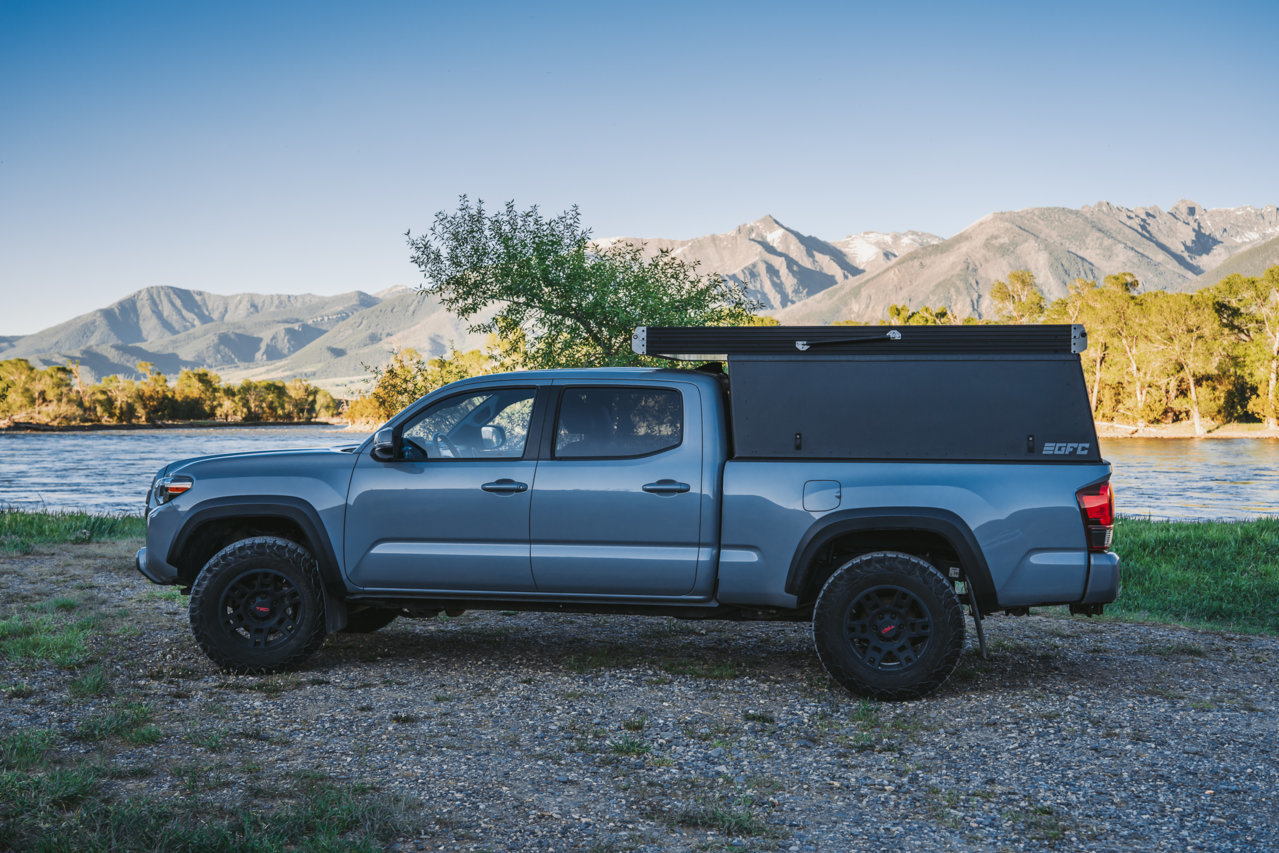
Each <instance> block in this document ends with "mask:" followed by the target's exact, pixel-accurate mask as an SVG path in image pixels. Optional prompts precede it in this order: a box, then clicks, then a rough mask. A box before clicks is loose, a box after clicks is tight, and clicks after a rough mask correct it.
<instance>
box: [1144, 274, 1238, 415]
mask: <svg viewBox="0 0 1279 853" xmlns="http://www.w3.org/2000/svg"><path fill="white" fill-rule="evenodd" d="M1145 307H1146V316H1147V319H1148V320H1149V323H1150V329H1149V335H1150V340H1151V343H1152V344H1153V347H1154V349H1155V350H1156V351H1157V352H1158V353H1160V354H1161V355H1162V356H1163V358H1164V359H1165V361H1166V363H1167V364H1168V365H1169V366H1170V367H1171V368H1172V369H1173V370H1174V371H1176V373H1175V374H1174V375H1177V374H1179V375H1180V377H1181V378H1183V379H1184V380H1185V383H1186V390H1187V392H1188V396H1189V398H1190V419H1191V421H1192V422H1193V423H1194V425H1195V435H1204V434H1205V433H1206V432H1207V430H1205V429H1204V426H1203V415H1202V402H1201V401H1200V393H1199V386H1200V384H1201V383H1202V381H1203V377H1204V375H1206V374H1210V373H1212V372H1213V371H1214V370H1216V368H1217V364H1218V362H1219V361H1220V358H1221V352H1222V348H1223V344H1224V334H1223V333H1224V329H1223V328H1222V326H1221V321H1220V320H1219V319H1218V318H1217V314H1216V312H1214V311H1213V305H1212V301H1211V299H1210V297H1209V296H1208V295H1206V294H1198V293H1193V294H1192V293H1167V292H1164V291H1162V290H1156V291H1153V292H1151V293H1148V294H1146V296H1145Z"/></svg>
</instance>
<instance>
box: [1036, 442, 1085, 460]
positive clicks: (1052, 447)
mask: <svg viewBox="0 0 1279 853" xmlns="http://www.w3.org/2000/svg"><path fill="white" fill-rule="evenodd" d="M1090 447H1092V443H1091V442H1088V443H1084V444H1076V443H1075V442H1073V441H1071V442H1065V441H1048V442H1044V455H1045V456H1066V455H1071V456H1087V455H1088V448H1090Z"/></svg>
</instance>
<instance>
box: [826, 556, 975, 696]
mask: <svg viewBox="0 0 1279 853" xmlns="http://www.w3.org/2000/svg"><path fill="white" fill-rule="evenodd" d="M813 642H814V644H815V645H816V647H817V656H818V658H820V659H821V662H822V666H824V667H826V671H827V672H828V673H830V675H831V677H832V678H834V679H835V680H836V681H838V682H839V683H840V684H842V685H843V686H844V687H845V688H847V689H848V690H849V691H851V692H853V693H857V694H860V695H863V696H871V697H874V698H876V699H916V698H918V697H920V696H923V695H925V694H927V693H930V692H932V691H933V690H935V689H937V688H938V687H940V686H941V684H942V683H943V682H944V681H945V680H946V679H947V678H949V677H950V674H951V672H953V671H954V669H955V664H957V663H958V662H959V654H960V652H961V651H963V647H964V615H963V610H962V609H961V607H960V605H959V599H958V597H957V596H956V595H955V590H954V588H952V587H951V585H950V583H949V582H948V581H947V580H946V578H944V577H943V576H942V574H941V572H939V571H937V569H936V568H934V567H933V566H932V565H930V564H929V563H927V562H926V561H924V560H921V559H920V558H919V557H915V556H912V555H910V554H902V553H898V552H896V551H879V552H876V553H872V554H863V555H862V556H860V557H857V558H855V559H853V560H850V561H848V562H847V563H845V564H844V565H842V566H840V567H839V568H838V569H836V570H835V573H834V574H832V575H831V576H830V579H829V580H827V581H826V585H825V586H824V587H823V588H822V591H821V594H820V595H818V597H817V604H816V606H815V607H814V608H813Z"/></svg>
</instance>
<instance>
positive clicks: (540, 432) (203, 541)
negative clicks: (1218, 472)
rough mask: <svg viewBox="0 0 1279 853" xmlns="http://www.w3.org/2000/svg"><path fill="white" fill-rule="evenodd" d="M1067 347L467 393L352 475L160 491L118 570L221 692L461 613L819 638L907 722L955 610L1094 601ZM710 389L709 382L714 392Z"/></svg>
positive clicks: (829, 331) (394, 423)
mask: <svg viewBox="0 0 1279 853" xmlns="http://www.w3.org/2000/svg"><path fill="white" fill-rule="evenodd" d="M1084 346H1086V337H1085V333H1084V330H1083V328H1082V327H1081V326H1038V327H1000V326H969V327H913V326H902V327H896V328H885V327H760V328H689V329H678V328H651V327H650V328H640V329H637V330H636V332H635V338H634V347H635V349H636V351H637V352H640V353H643V354H647V355H661V356H667V357H671V358H677V359H685V360H694V361H706V360H708V359H713V361H711V362H710V363H708V364H702V365H701V366H699V367H696V368H683V369H680V368H669V369H667V368H662V369H649V368H596V369H574V370H547V371H531V372H520V373H507V374H497V375H490V376H481V377H475V378H472V379H466V380H463V381H461V382H455V383H453V384H451V385H448V386H446V387H444V388H440V389H439V390H437V391H435V392H434V393H432V394H429V395H428V396H426V397H423V398H422V399H420V400H418V401H417V402H416V403H414V404H413V405H411V406H409V407H408V408H406V409H405V410H404V411H402V412H400V413H399V414H397V415H396V416H395V417H393V418H392V419H391V420H390V421H388V422H387V423H386V425H385V426H384V427H382V428H381V429H379V430H378V431H377V432H376V433H375V434H374V435H372V436H370V437H369V438H368V439H366V440H365V441H363V442H362V443H361V444H359V445H358V446H350V447H340V448H332V449H320V450H307V451H283V452H266V453H240V454H230V455H223V456H207V457H201V458H196V459H187V460H183V461H180V462H174V463H172V464H170V465H166V466H165V467H164V468H163V469H162V470H161V471H160V472H159V473H158V474H157V476H156V478H155V481H154V483H153V484H152V487H151V490H150V492H149V494H148V498H147V507H146V515H147V536H146V547H145V548H143V549H142V550H141V551H139V552H138V556H137V566H138V569H139V570H140V571H141V572H142V573H143V574H144V575H145V576H146V577H147V578H149V579H150V580H152V581H154V582H156V583H161V584H176V585H178V586H180V587H182V588H183V591H184V592H188V593H189V594H190V621H191V627H192V630H193V632H194V635H195V639H196V641H197V642H198V643H199V645H200V647H201V648H202V649H203V650H204V651H205V652H206V653H207V654H208V656H209V657H210V658H212V659H213V660H214V661H215V662H216V663H218V664H219V665H220V666H222V667H224V668H227V669H229V670H233V671H269V670H274V669H279V668H282V667H288V666H293V665H297V664H298V663H300V662H301V661H302V660H303V659H305V658H306V657H307V656H308V655H310V654H311V653H312V652H313V651H315V650H316V649H317V648H318V647H319V646H320V644H321V643H322V642H323V641H324V638H325V636H326V635H327V634H329V633H333V632H336V631H342V630H347V631H373V630H377V629H378V628H380V627H382V626H384V625H386V624H387V623H388V622H390V621H391V620H392V619H394V618H396V617H398V616H434V615H437V614H439V613H440V612H441V611H443V612H445V613H449V614H455V613H457V612H459V611H461V610H465V609H468V608H500V609H503V610H549V611H588V612H598V613H628V614H654V615H659V614H660V615H672V616H677V617H685V618H693V619H713V618H720V619H752V620H759V619H778V620H805V621H811V623H812V630H813V639H814V644H815V646H816V649H817V654H818V656H819V657H820V659H821V661H822V664H823V665H824V666H825V667H826V669H827V671H828V672H829V673H830V674H831V676H833V677H834V678H835V679H836V680H837V681H838V682H839V683H840V684H842V685H844V686H845V687H846V688H848V689H849V690H851V691H853V692H855V693H858V694H862V695H870V696H875V697H879V698H887V699H903V698H911V697H917V696H920V695H923V694H925V693H927V692H929V691H931V690H933V689H935V688H936V687H937V686H939V685H940V684H941V683H942V682H943V681H945V680H946V678H947V677H948V676H949V675H950V673H951V671H952V670H953V669H954V667H955V664H956V662H957V660H958V658H959V655H960V652H961V650H962V648H963V643H964V631H965V619H964V612H963V608H964V606H967V607H968V608H969V610H970V612H971V614H972V616H973V620H974V625H975V627H976V629H977V634H978V637H979V639H981V641H982V650H983V653H984V651H985V648H984V646H985V643H984V637H983V636H982V633H981V626H982V623H981V619H982V614H989V613H992V612H995V611H1000V610H1002V611H1010V612H1025V609H1026V608H1028V607H1030V606H1032V605H1049V604H1065V605H1070V608H1071V610H1072V612H1077V613H1087V614H1092V613H1098V612H1100V610H1101V607H1102V605H1103V604H1105V603H1107V602H1111V601H1114V600H1115V597H1116V595H1117V592H1118V586H1119V560H1118V557H1117V556H1116V555H1115V554H1114V553H1112V552H1111V551H1110V540H1111V531H1112V525H1113V514H1114V500H1113V496H1112V494H1111V491H1110V485H1109V479H1110V465H1109V464H1108V463H1107V462H1105V461H1103V460H1102V459H1101V457H1100V455H1099V452H1098V446H1097V437H1096V433H1095V430H1094V428H1093V423H1092V420H1091V417H1090V409H1089V405H1088V400H1087V394H1086V391H1085V387H1084V380H1083V374H1082V370H1081V368H1080V363H1079V356H1078V352H1079V351H1081V350H1082V349H1083V347H1084ZM724 362H727V368H725V365H724Z"/></svg>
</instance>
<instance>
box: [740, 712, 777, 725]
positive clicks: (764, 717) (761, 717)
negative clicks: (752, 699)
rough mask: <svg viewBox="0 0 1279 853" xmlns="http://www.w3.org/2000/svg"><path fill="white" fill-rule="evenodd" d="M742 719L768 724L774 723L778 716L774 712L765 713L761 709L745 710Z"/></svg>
mask: <svg viewBox="0 0 1279 853" xmlns="http://www.w3.org/2000/svg"><path fill="white" fill-rule="evenodd" d="M742 719H744V720H745V721H746V722H748V723H764V724H766V725H772V724H773V723H776V722H777V718H776V717H774V716H773V715H772V714H765V713H763V712H761V711H744V712H743V713H742Z"/></svg>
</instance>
